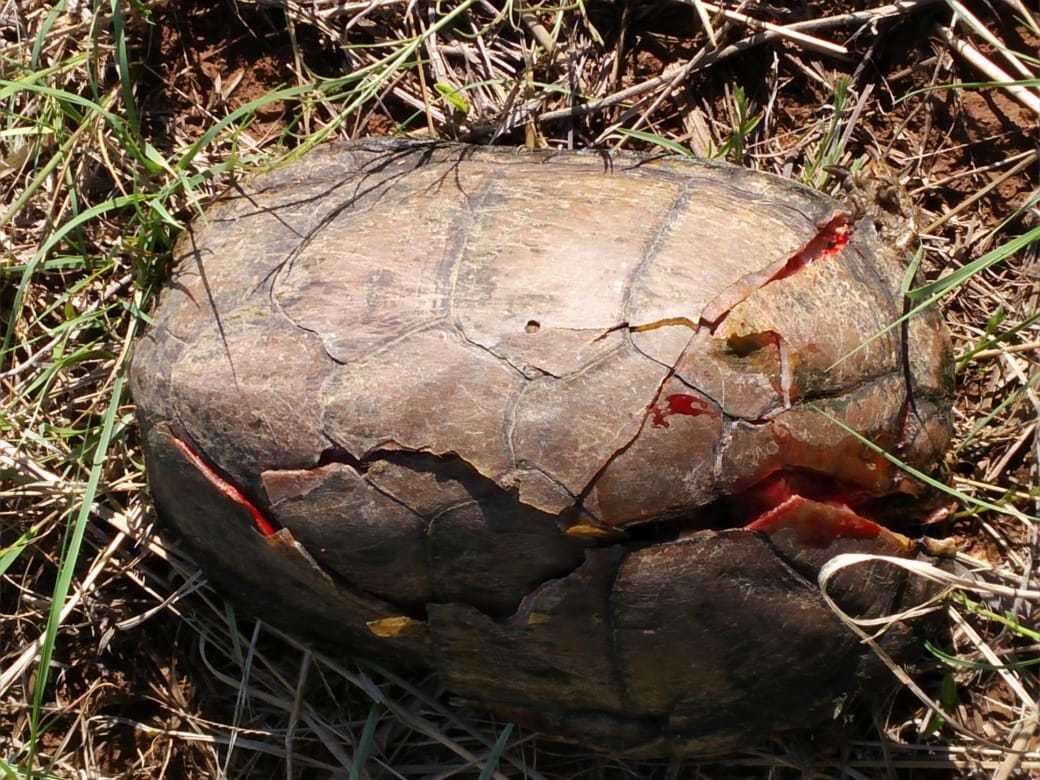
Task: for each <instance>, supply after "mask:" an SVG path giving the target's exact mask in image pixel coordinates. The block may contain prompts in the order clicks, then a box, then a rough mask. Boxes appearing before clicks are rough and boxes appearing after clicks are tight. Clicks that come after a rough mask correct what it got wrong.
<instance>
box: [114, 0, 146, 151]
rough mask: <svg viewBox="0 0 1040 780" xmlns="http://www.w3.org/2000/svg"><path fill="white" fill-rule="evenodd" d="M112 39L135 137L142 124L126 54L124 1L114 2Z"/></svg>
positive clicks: (116, 0) (124, 103)
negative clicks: (138, 116)
mask: <svg viewBox="0 0 1040 780" xmlns="http://www.w3.org/2000/svg"><path fill="white" fill-rule="evenodd" d="M112 37H113V39H114V40H115V45H116V46H115V49H116V51H115V54H116V72H118V73H119V86H120V90H121V91H122V93H123V107H124V109H125V110H126V118H127V122H129V124H130V129H131V130H132V131H133V134H134V137H140V135H141V123H140V121H139V120H138V118H137V103H136V102H135V101H134V82H133V77H132V75H131V73H130V58H129V57H128V56H127V52H126V27H125V24H124V19H123V0H112Z"/></svg>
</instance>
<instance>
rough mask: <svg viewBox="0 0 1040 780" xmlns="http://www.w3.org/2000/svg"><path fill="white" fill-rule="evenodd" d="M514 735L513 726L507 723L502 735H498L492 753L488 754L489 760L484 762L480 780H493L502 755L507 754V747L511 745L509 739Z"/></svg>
mask: <svg viewBox="0 0 1040 780" xmlns="http://www.w3.org/2000/svg"><path fill="white" fill-rule="evenodd" d="M512 734H513V724H512V723H507V724H506V727H505V728H504V729H502V733H501V734H499V735H498V739H496V740H495V744H494V746H492V748H491V752H490V753H488V755H487V758H486V759H485V760H484V768H483V769H481V770H480V780H491V777H492V776H493V775H494V774H495V771H496V770H497V769H498V765H499V763H500V762H501V761H502V754H503V753H505V752H506V745H508V744H509V737H510V736H512Z"/></svg>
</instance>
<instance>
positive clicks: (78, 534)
mask: <svg viewBox="0 0 1040 780" xmlns="http://www.w3.org/2000/svg"><path fill="white" fill-rule="evenodd" d="M122 400H123V376H122V374H120V375H119V376H117V377H116V380H115V383H114V384H113V387H112V397H111V399H110V400H109V402H108V409H106V411H105V417H104V420H103V422H102V425H101V435H100V437H99V438H98V441H97V444H96V445H95V447H94V460H93V463H92V465H91V467H90V476H89V478H88V479H87V486H86V489H85V490H84V492H83V500H82V501H81V502H80V506H79V512H78V513H77V515H76V521H75V523H74V524H73V527H72V531H71V534H70V536H69V538H68V542H67V544H66V545H65V549H64V551H63V554H62V557H61V561H60V562H59V564H58V579H57V582H56V583H55V585H54V592H53V594H52V596H51V608H50V613H49V614H48V616H47V628H46V630H45V631H44V640H43V646H42V647H41V648H40V661H39V665H38V667H37V672H36V685H35V687H34V690H33V700H32V710H31V720H30V726H29V729H30V731H29V734H30V737H29V754H28V760H27V761H26V764H27V765H28V766H30V767H31V766H32V765H33V759H34V757H35V754H36V750H37V747H38V745H39V739H40V735H41V732H40V715H41V712H42V710H43V696H44V692H45V691H46V688H47V681H48V679H49V677H50V667H51V661H52V660H53V658H54V645H55V642H56V640H57V636H58V626H59V624H60V622H61V611H62V609H63V608H64V606H65V600H66V599H67V598H68V595H69V586H70V585H71V583H72V575H73V573H74V572H75V568H76V560H77V559H78V557H79V550H80V547H81V546H82V544H83V535H84V534H85V533H86V529H87V520H88V519H89V517H90V507H91V505H92V504H93V503H94V497H95V496H96V495H97V489H98V484H99V483H100V482H101V472H102V469H103V467H104V464H105V457H106V455H107V454H108V446H109V443H110V442H111V440H112V429H113V427H114V426H115V419H116V410H117V409H118V408H119V404H120V403H121V402H122Z"/></svg>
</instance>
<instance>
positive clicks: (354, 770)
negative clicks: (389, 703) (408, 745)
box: [350, 702, 383, 780]
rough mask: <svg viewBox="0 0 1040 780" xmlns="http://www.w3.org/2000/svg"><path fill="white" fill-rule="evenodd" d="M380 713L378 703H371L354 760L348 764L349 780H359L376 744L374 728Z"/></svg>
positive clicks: (380, 709) (380, 708) (381, 707)
mask: <svg viewBox="0 0 1040 780" xmlns="http://www.w3.org/2000/svg"><path fill="white" fill-rule="evenodd" d="M382 711H383V706H382V705H381V704H379V703H378V702H376V703H373V704H372V707H371V709H369V711H368V718H367V719H366V720H365V727H364V728H363V729H362V730H361V739H359V740H358V746H357V750H355V751H354V760H353V761H352V762H351V764H350V780H361V770H363V769H364V768H365V764H366V763H367V762H368V757H369V756H370V755H371V754H372V748H373V746H374V745H375V742H376V726H378V725H379V716H380V714H381V713H382Z"/></svg>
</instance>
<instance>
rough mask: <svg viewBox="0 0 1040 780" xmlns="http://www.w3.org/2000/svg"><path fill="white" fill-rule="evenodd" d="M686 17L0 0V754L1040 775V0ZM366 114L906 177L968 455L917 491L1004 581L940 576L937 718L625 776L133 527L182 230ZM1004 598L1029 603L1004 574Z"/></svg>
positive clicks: (402, 771)
mask: <svg viewBox="0 0 1040 780" xmlns="http://www.w3.org/2000/svg"><path fill="white" fill-rule="evenodd" d="M285 5H288V6H289V8H290V13H289V14H288V16H287V15H286V14H285V13H284V12H283V10H282V6H285ZM697 5H699V3H697V2H693V3H690V4H685V5H681V4H677V3H676V4H672V3H667V2H660V3H657V2H655V3H631V4H626V3H620V2H597V3H589V4H587V5H585V6H581V5H575V6H554V5H549V4H544V5H532V6H524V7H523V9H521V8H520V6H518V5H515V4H506V3H500V2H498V0H492V1H491V2H488V3H483V2H476V0H461V2H452V3H442V4H426V3H417V4H406V3H404V2H394V1H393V0H390V1H389V2H380V3H372V4H367V3H337V2H324V3H323V2H307V0H300V1H299V2H295V3H288V4H286V3H279V2H275V1H274V0H262V1H261V2H252V3H247V2H244V1H243V2H238V3H234V2H231V1H230V0H227V1H225V0H188V1H186V2H169V1H168V0H167V1H166V2H163V1H161V0H152V1H150V2H148V1H146V0H136V1H135V2H126V3H113V4H107V3H106V4H101V3H97V4H91V3H86V2H83V1H82V0H80V1H79V2H75V1H74V0H68V1H67V2H62V3H57V4H53V5H52V4H44V3H40V2H33V0H30V1H29V2H24V3H6V4H4V3H0V36H2V37H0V53H2V59H0V76H2V78H3V79H4V81H0V92H2V95H3V98H4V100H3V109H0V111H2V117H3V125H2V129H0V222H2V224H3V230H2V231H0V242H2V249H3V259H2V261H0V329H2V331H3V333H4V343H3V347H2V352H0V383H2V386H3V391H4V394H3V406H2V407H0V408H2V411H0V428H2V432H3V435H2V437H0V578H2V586H0V768H2V769H3V770H4V771H5V772H8V773H10V774H11V775H12V776H15V777H20V776H26V775H27V774H28V773H29V768H30V767H35V768H36V769H37V770H46V771H48V772H50V773H52V774H53V775H55V776H59V777H65V776H72V775H73V774H75V773H77V772H83V773H86V775H87V776H99V777H163V776H165V777H211V776H216V775H217V774H219V772H220V771H225V772H226V773H227V774H229V775H231V776H251V775H256V776H268V775H276V774H284V775H285V776H287V777H332V776H345V775H348V774H350V776H352V777H359V776H361V775H362V774H365V775H372V776H376V775H378V776H384V775H386V776H389V775H396V776H405V777H417V776H430V775H436V776H448V775H451V774H473V773H479V772H480V771H481V770H480V767H488V771H489V772H490V771H491V770H492V769H494V770H495V771H497V773H498V775H497V776H521V775H528V776H534V777H538V776H541V777H551V778H555V777H563V776H581V775H590V774H591V775H602V776H613V775H618V776H620V775H623V774H624V775H636V776H647V777H651V776H653V777H656V776H661V777H679V776H689V777H700V776H703V777H756V778H757V777H766V776H770V777H772V776H798V775H801V774H805V773H808V772H810V771H812V770H813V769H815V771H818V772H820V773H822V774H824V775H827V776H832V775H833V776H838V775H840V774H842V773H844V774H845V775H847V776H851V777H892V776H900V777H901V776H907V777H909V776H911V775H913V776H918V775H923V776H941V777H947V776H951V775H954V776H976V775H977V776H983V775H985V776H991V775H992V776H995V777H1001V778H1004V777H1009V776H1026V775H1027V774H1028V773H1029V772H1033V771H1037V770H1038V769H1040V752H1038V750H1040V747H1038V742H1037V737H1036V726H1037V710H1036V705H1035V700H1036V698H1037V696H1038V695H1040V685H1038V682H1040V681H1038V679H1037V675H1036V671H1035V670H1036V668H1037V667H1036V665H1035V664H1036V658H1037V648H1038V647H1040V634H1038V633H1037V630H1036V627H1037V623H1036V619H1035V618H1036V607H1037V598H1038V596H1040V593H1038V578H1037V575H1036V573H1035V571H1034V567H1033V559H1034V557H1035V550H1036V544H1037V534H1036V532H1035V528H1034V525H1033V523H1034V522H1035V518H1036V516H1037V515H1038V514H1040V488H1038V485H1040V478H1038V477H1040V472H1038V469H1040V457H1038V454H1040V433H1038V420H1040V398H1038V395H1037V389H1036V385H1037V382H1038V381H1040V380H1038V379H1037V377H1040V368H1038V365H1037V363H1038V359H1040V351H1038V350H1040V317H1038V315H1037V312H1038V311H1040V258H1038V254H1037V252H1038V250H1037V247H1038V246H1040V243H1038V241H1037V239H1038V237H1040V227H1038V225H1040V220H1038V212H1037V202H1036V201H1037V187H1038V184H1040V165H1038V156H1037V126H1038V114H1040V108H1038V107H1040V91H1038V89H1037V86H1036V85H1037V82H1036V75H1035V74H1036V72H1037V59H1036V58H1037V56H1038V54H1040V51H1038V47H1040V29H1038V26H1037V24H1038V19H1037V16H1036V14H1035V11H1034V12H1033V14H1032V16H1030V10H1029V9H1027V8H1026V7H1025V5H1024V4H1021V3H1017V2H1005V3H999V4H998V3H990V4H987V3H981V2H980V3H970V4H968V6H969V8H968V10H969V11H970V12H971V13H974V14H975V15H976V16H977V17H978V19H979V20H981V21H980V23H979V24H980V25H981V27H982V30H983V31H988V34H983V32H980V30H979V29H978V27H976V26H975V23H974V22H973V21H972V18H970V17H968V16H965V15H964V13H965V12H961V17H960V18H959V19H958V20H957V21H956V23H955V24H951V19H952V13H953V11H952V10H951V5H950V4H944V3H929V2H911V3H907V4H904V6H903V7H902V8H901V9H900V12H899V13H893V14H891V15H885V7H883V6H882V4H881V3H880V2H866V3H846V2H837V1H835V2H815V3H801V4H789V5H785V4H759V3H749V4H746V5H744V6H742V7H741V8H740V12H741V13H743V14H747V15H748V16H751V17H756V18H758V19H761V20H767V21H769V22H770V23H772V24H774V25H780V26H788V25H795V27H794V28H793V29H801V30H802V31H803V32H805V33H808V34H809V35H811V36H815V37H816V38H818V39H822V40H823V41H825V42H830V43H832V44H840V45H843V46H845V47H846V50H847V53H845V54H842V53H840V52H835V51H833V47H831V48H830V49H828V48H827V47H826V46H825V45H823V46H822V47H821V44H820V42H819V41H818V40H813V39H809V40H806V39H804V38H794V37H792V36H791V34H790V28H788V29H784V30H782V31H781V33H782V34H781V33H775V32H766V33H765V34H760V35H758V36H757V37H756V36H755V35H754V33H753V31H752V30H750V29H749V25H750V24H752V23H751V22H749V21H747V20H746V19H742V18H740V17H733V16H732V15H731V18H730V19H729V20H726V19H723V18H722V17H721V16H720V15H718V14H717V12H716V11H715V10H714V9H715V6H708V5H707V4H703V6H704V8H705V10H706V11H707V14H708V16H709V17H711V19H712V22H711V24H712V29H713V31H714V32H715V34H716V36H717V41H718V43H717V45H715V44H712V43H711V41H710V40H709V37H708V35H707V34H706V32H705V28H704V25H703V23H702V22H701V20H700V17H699V15H698V13H697V9H696V6H697ZM726 7H727V8H731V9H735V8H737V7H738V6H737V4H735V3H727V4H726ZM337 9H338V10H337ZM799 25H800V27H799ZM774 29H775V28H774ZM965 47H970V49H967V50H966V49H965ZM1007 52H1011V53H1012V56H1010V57H1009V56H1007ZM993 66H997V67H999V68H1001V69H1003V70H1004V71H1006V72H1007V73H1010V74H1011V75H1012V77H1013V78H1019V79H1021V80H1022V81H1021V84H1020V85H1018V86H1017V87H1016V86H1015V85H1012V84H1009V83H1008V79H1007V78H1006V77H1003V76H1001V75H1000V74H999V73H998V72H995V71H994V70H993ZM675 74H678V77H675ZM662 75H663V76H664V77H663V78H662ZM673 77H674V80H673ZM388 134H389V135H393V134H411V135H418V136H429V135H431V134H432V135H435V136H437V137H442V138H451V139H458V140H464V141H469V142H475V143H497V144H512V145H517V144H522V145H528V146H532V147H556V148H565V147H574V148H586V147H596V148H602V149H614V148H620V147H625V148H630V149H637V150H649V149H657V150H661V149H664V150H667V151H686V152H691V151H692V152H693V153H696V154H698V155H710V156H719V157H723V158H725V159H728V160H730V161H731V162H735V163H738V164H741V165H746V166H749V167H753V168H757V169H761V170H766V171H772V172H776V173H780V174H783V175H786V176H789V177H792V178H795V179H798V180H800V181H803V182H805V183H808V184H810V185H812V186H815V187H818V188H820V189H823V190H825V191H827V192H829V193H831V194H839V195H840V194H841V193H842V184H841V182H840V181H839V177H836V176H834V175H832V173H830V172H828V170H827V169H826V167H827V166H834V165H837V166H843V167H845V168H852V167H855V166H857V165H858V164H860V163H866V164H867V166H868V169H869V170H871V171H875V170H881V169H887V170H888V171H889V173H888V174H887V175H889V176H894V177H895V178H896V179H898V182H899V184H900V185H901V187H902V188H903V190H905V192H906V193H908V195H909V198H910V203H911V205H912V212H913V217H914V219H915V222H916V224H917V227H918V229H919V230H920V232H921V245H922V247H923V249H924V251H923V256H922V263H921V272H920V277H919V280H918V284H919V285H924V284H928V283H933V282H942V283H943V285H944V286H948V289H942V290H941V292H942V295H938V296H937V300H936V303H935V304H934V305H936V306H939V307H940V308H941V310H942V312H943V314H944V316H945V318H946V321H947V323H948V326H949V329H950V333H951V336H952V339H953V343H954V347H955V350H956V354H957V368H958V375H957V381H958V384H957V387H958V394H957V404H956V409H955V421H956V435H955V440H954V444H953V446H952V448H951V451H950V453H949V455H948V456H947V458H946V460H945V462H944V464H943V465H942V467H941V469H940V470H939V472H938V473H937V474H936V477H937V479H938V480H939V482H940V483H941V484H943V485H947V486H949V487H950V488H952V489H953V490H954V491H955V494H954V495H945V494H942V493H938V494H935V496H934V497H933V501H932V503H931V504H930V506H929V511H930V512H931V514H930V515H928V516H926V517H923V521H924V522H926V523H927V527H926V528H922V529H921V530H922V531H924V530H926V531H927V532H928V534H929V535H930V536H931V537H933V538H936V539H941V540H946V541H948V542H949V543H950V544H951V545H954V546H955V547H956V549H958V550H959V551H960V552H961V554H962V555H966V556H970V557H971V558H972V559H975V560H977V561H981V562H984V563H985V564H986V565H988V566H989V567H991V569H990V570H989V571H987V572H985V573H984V574H981V575H978V576H977V577H975V578H974V579H973V582H974V585H975V589H974V590H973V589H969V588H966V587H964V585H965V584H966V583H964V582H953V583H950V584H951V585H952V586H953V590H952V591H951V593H950V594H949V596H948V597H947V598H946V600H945V601H944V602H943V603H942V612H941V615H940V617H941V619H942V620H943V621H944V622H945V624H946V633H945V634H943V636H944V639H943V641H941V642H937V643H936V645H935V646H932V647H929V648H922V650H923V658H924V661H923V662H922V663H921V664H920V665H919V667H917V668H914V669H912V670H910V671H911V672H912V679H913V680H914V681H915V684H917V685H918V686H920V690H921V692H922V694H923V697H924V698H925V699H928V700H930V701H931V702H932V703H933V704H934V705H935V706H936V707H938V708H941V709H943V710H944V711H945V712H946V714H947V716H946V717H938V716H936V715H935V714H934V713H931V714H930V713H929V711H928V709H927V708H926V705H925V704H923V703H922V701H921V700H920V698H918V697H917V696H915V695H914V694H913V692H912V690H911V689H910V688H909V687H904V688H903V689H902V691H901V692H900V693H899V694H898V695H897V696H896V697H894V698H892V699H890V700H886V701H885V702H884V703H883V705H882V706H880V707H877V706H875V707H873V708H871V707H866V706H862V707H859V708H857V709H854V710H853V711H852V712H851V717H852V720H851V721H850V722H848V723H845V722H841V723H835V725H834V727H833V728H831V729H827V730H822V731H820V732H818V733H815V734H810V735H803V736H801V737H799V738H797V739H794V740H790V739H789V740H784V741H777V742H773V743H770V744H766V745H763V746H762V747H761V749H759V750H756V751H755V752H752V753H748V754H745V755H741V756H735V757H731V758H728V759H724V760H717V761H713V762H710V763H698V762H690V761H686V762H673V763H670V764H669V763H668V762H660V763H642V764H637V763H633V762H630V761H624V760H622V759H617V758H613V757H608V756H601V755H592V754H588V753H586V752H583V751H581V750H579V749H576V748H572V747H566V746H560V745H558V744H556V743H553V742H550V741H547V740H544V739H541V738H537V737H536V736H535V735H532V734H530V733H528V732H525V731H523V730H521V729H512V730H509V729H507V727H506V724H505V723H503V722H496V721H494V720H493V719H490V718H488V717H487V716H486V715H484V714H482V713H481V712H480V711H479V710H476V709H473V708H471V707H469V706H467V704H466V703H464V702H459V701H457V700H455V699H454V698H453V697H452V695H451V694H450V693H449V692H445V691H443V690H442V689H441V688H440V686H439V684H438V682H437V680H435V679H432V678H424V677H422V676H416V675H414V674H411V675H409V676H399V675H398V674H397V673H394V672H391V671H389V670H387V669H383V668H380V667H378V666H376V665H372V664H371V663H368V662H350V663H347V662H343V661H339V662H337V661H336V660H335V659H333V658H331V657H328V656H324V655H322V654H320V653H314V652H312V651H310V650H308V649H306V648H304V647H303V646H301V645H300V644H299V643H298V642H297V641H296V640H294V639H292V638H290V637H285V636H282V635H280V634H278V633H277V632H276V631H274V630H272V629H270V628H267V627H259V626H258V625H257V624H254V623H253V622H252V621H249V620H248V619H244V618H241V617H240V616H238V615H237V614H236V613H235V611H234V608H233V607H232V606H230V605H229V604H227V603H225V602H224V601H223V600H222V599H221V597H220V595H219V594H218V593H216V592H215V591H213V590H212V589H210V588H209V587H208V586H205V585H202V578H201V576H200V575H199V574H198V573H197V566H196V565H195V564H194V562H193V561H192V560H191V559H190V557H189V556H188V555H187V554H186V553H185V551H184V550H182V549H181V548H179V547H178V546H177V545H176V544H175V543H172V542H170V541H169V540H167V539H164V537H162V536H159V535H155V534H154V533H153V527H152V523H153V520H154V513H153V509H152V507H151V504H150V501H149V498H148V493H147V489H146V485H145V482H144V478H143V474H142V462H141V452H140V442H139V440H138V438H137V429H136V426H135V423H134V418H133V399H132V398H130V397H129V395H128V393H127V391H126V388H125V384H124V371H125V368H126V364H127V359H128V356H129V354H130V349H131V345H132V343H133V339H134V337H135V336H136V335H138V334H139V333H140V332H141V330H142V329H143V328H145V327H146V326H147V322H148V312H149V311H150V310H151V306H152V304H153V303H154V299H155V295H156V291H157V289H158V287H159V285H161V283H162V282H163V280H164V279H165V278H166V277H167V275H168V273H169V266H170V261H171V248H172V243H173V241H174V240H175V238H176V236H177V235H178V234H179V232H180V231H181V229H182V227H183V225H184V224H185V223H186V222H187V221H189V220H190V219H191V218H192V217H193V215H195V214H197V213H198V211H199V209H201V208H202V207H203V206H205V204H206V203H208V202H209V201H210V200H211V199H212V198H213V197H214V196H215V195H216V194H218V193H219V192H220V191H222V189H223V188H224V187H225V186H226V185H227V184H228V183H229V181H231V180H232V178H233V177H234V176H236V175H240V174H241V173H244V172H246V171H248V170H250V169H251V168H253V167H256V166H259V165H266V164H269V163H270V162H272V161H274V160H277V159H280V158H282V157H284V156H286V155H289V154H298V153H302V152H304V151H305V150H306V149H307V148H309V147H310V146H313V145H315V144H318V143H322V142H324V141H327V140H329V139H333V138H350V137H359V136H364V135H388ZM908 216H909V215H908ZM934 289H936V288H927V289H926V291H925V295H927V294H928V293H929V292H930V291H931V290H934ZM918 299H920V297H919V298H918ZM944 496H945V497H944ZM980 501H983V502H986V504H985V505H983V504H980V503H979V502H980ZM965 560H967V559H965ZM1015 586H1018V587H1021V588H1025V589H1026V590H1025V591H1024V592H1022V593H1019V594H1018V595H1017V597H1016V596H1014V595H1011V596H1009V595H1007V592H1006V591H1001V590H1000V587H1005V588H1011V587H1015ZM52 604H56V605H57V609H56V610H55V611H54V612H53V613H52V612H51V607H52ZM62 605H65V609H64V610H61V607H62ZM59 611H60V614H59ZM49 618H50V619H49ZM49 658H50V659H51V660H52V662H51V663H49V664H48V663H47V660H48V659H49ZM44 671H45V672H46V673H45V674H44V673H43V672H44ZM499 738H501V742H500V743H497V742H496V741H497V740H499ZM38 776H39V775H38Z"/></svg>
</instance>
